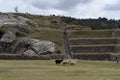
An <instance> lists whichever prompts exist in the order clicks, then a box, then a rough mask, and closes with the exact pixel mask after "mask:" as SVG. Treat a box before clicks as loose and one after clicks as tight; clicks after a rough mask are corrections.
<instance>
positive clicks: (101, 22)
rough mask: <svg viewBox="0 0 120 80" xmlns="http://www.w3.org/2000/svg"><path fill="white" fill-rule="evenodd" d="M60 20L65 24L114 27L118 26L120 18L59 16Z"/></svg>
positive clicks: (97, 27) (94, 27) (98, 27)
mask: <svg viewBox="0 0 120 80" xmlns="http://www.w3.org/2000/svg"><path fill="white" fill-rule="evenodd" d="M61 19H62V21H63V22H65V23H67V24H74V25H80V26H89V27H91V28H92V29H94V30H96V29H112V28H113V29H115V28H120V20H114V19H107V18H105V17H103V18H102V17H99V18H98V19H92V18H89V19H76V18H72V17H65V16H62V17H61Z"/></svg>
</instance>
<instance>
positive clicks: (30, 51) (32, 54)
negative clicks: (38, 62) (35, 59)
mask: <svg viewBox="0 0 120 80" xmlns="http://www.w3.org/2000/svg"><path fill="white" fill-rule="evenodd" d="M22 55H24V56H27V57H29V56H37V54H36V53H35V52H34V51H33V50H31V49H28V50H26V51H25V52H23V53H22Z"/></svg>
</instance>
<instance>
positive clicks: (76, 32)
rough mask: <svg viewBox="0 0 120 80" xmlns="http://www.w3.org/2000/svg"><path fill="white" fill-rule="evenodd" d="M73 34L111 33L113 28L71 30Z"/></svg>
mask: <svg viewBox="0 0 120 80" xmlns="http://www.w3.org/2000/svg"><path fill="white" fill-rule="evenodd" d="M71 34H72V35H111V34H112V31H111V30H92V31H91V30H81V31H71Z"/></svg>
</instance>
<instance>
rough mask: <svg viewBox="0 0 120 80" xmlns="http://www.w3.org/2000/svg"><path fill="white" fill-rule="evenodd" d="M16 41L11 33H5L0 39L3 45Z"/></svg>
mask: <svg viewBox="0 0 120 80" xmlns="http://www.w3.org/2000/svg"><path fill="white" fill-rule="evenodd" d="M15 40H16V36H15V35H14V34H13V33H12V32H11V31H7V32H5V34H3V36H2V38H1V39H0V41H1V42H5V43H12V42H14V41H15Z"/></svg>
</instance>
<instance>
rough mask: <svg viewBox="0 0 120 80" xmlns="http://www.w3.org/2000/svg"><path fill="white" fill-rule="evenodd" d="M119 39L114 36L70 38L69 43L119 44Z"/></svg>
mask: <svg viewBox="0 0 120 80" xmlns="http://www.w3.org/2000/svg"><path fill="white" fill-rule="evenodd" d="M119 43H120V39H115V38H92V39H91V38H88V39H83V38H82V39H80V38H79V39H76V38H74V39H70V40H69V44H70V45H95V44H119Z"/></svg>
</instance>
